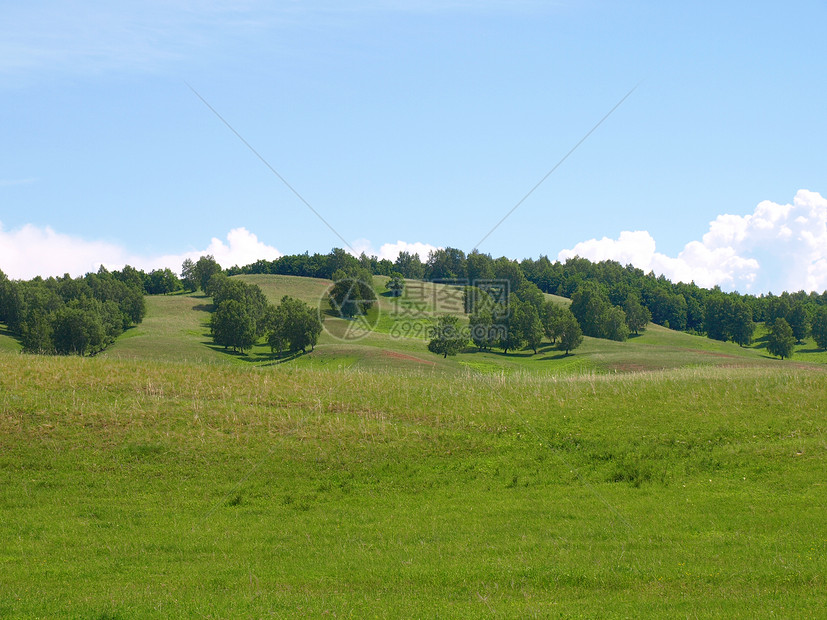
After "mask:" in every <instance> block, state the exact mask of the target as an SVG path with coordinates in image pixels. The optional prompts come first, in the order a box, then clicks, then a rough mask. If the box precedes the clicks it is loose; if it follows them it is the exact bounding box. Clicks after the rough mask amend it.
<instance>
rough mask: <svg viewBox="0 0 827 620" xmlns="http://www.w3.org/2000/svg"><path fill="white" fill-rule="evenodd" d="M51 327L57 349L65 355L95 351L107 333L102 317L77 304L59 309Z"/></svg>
mask: <svg viewBox="0 0 827 620" xmlns="http://www.w3.org/2000/svg"><path fill="white" fill-rule="evenodd" d="M51 327H52V339H53V342H54V347H55V351H57V352H58V353H61V354H63V355H68V354H71V353H73V354H75V355H86V354H87V353H95V352H96V351H97V350H98V348H99V347H100V346H101V345H102V344H103V341H104V338H105V335H106V334H105V331H104V326H103V323H102V322H101V320H100V317H99V316H96V315H95V314H94V313H93V312H91V311H89V310H84V309H83V308H80V307H77V306H69V305H67V306H64V307H62V308H60V309H59V310H57V311H56V312H55V313H54V315H53V318H52V325H51Z"/></svg>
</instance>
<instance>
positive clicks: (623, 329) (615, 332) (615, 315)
mask: <svg viewBox="0 0 827 620" xmlns="http://www.w3.org/2000/svg"><path fill="white" fill-rule="evenodd" d="M600 323H601V335H602V337H603V338H608V339H609V340H616V341H618V342H624V341H626V340H627V339H628V338H629V327H628V326H627V325H626V313H625V312H623V308H618V307H617V306H609V307H608V308H606V309H605V310H604V312H603V316H602V317H601V320H600Z"/></svg>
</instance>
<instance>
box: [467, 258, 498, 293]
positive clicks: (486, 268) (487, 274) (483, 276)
mask: <svg viewBox="0 0 827 620" xmlns="http://www.w3.org/2000/svg"><path fill="white" fill-rule="evenodd" d="M493 262H494V261H493V260H492V259H491V255H490V254H480V252H479V250H473V251H472V252H471V253H470V254H469V255H468V257H467V258H466V260H465V271H466V275H467V277H468V283H469V284H470V285H471V286H475V285H476V284H477V283H483V282H485V281H486V280H491V279H493V278H494V269H493V268H492V266H491V264H492V263H493Z"/></svg>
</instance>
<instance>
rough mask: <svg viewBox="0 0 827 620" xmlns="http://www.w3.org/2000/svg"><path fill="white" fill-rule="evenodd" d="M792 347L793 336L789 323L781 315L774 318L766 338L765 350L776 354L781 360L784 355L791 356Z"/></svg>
mask: <svg viewBox="0 0 827 620" xmlns="http://www.w3.org/2000/svg"><path fill="white" fill-rule="evenodd" d="M794 347H795V336H794V335H793V329H792V327H790V324H789V323H787V321H786V319H782V318H781V317H779V318H777V319H775V322H774V323H773V324H772V329H771V331H770V334H769V338H768V339H767V351H769V353H770V355H777V356H778V357H780V358H781V359H782V360H783V359H784V358H785V357H787V358H789V357H792V354H793V348H794Z"/></svg>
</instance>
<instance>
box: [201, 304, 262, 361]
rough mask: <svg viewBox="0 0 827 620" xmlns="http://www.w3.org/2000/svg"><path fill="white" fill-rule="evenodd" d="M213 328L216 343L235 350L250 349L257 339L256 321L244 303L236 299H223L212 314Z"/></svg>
mask: <svg viewBox="0 0 827 620" xmlns="http://www.w3.org/2000/svg"><path fill="white" fill-rule="evenodd" d="M211 329H212V336H213V340H214V341H215V343H216V344H218V345H221V346H223V347H224V348H225V349H226V348H227V347H232V349H233V351H241V352H242V353H244V350H245V349H249V348H250V347H252V346H253V344H255V341H256V322H255V320H254V319H253V317H251V316H250V315H249V314H248V313H247V309H246V308H245V307H244V305H243V304H242V303H241V302H239V301H236V300H235V299H228V300H226V301H222V302H221V303H220V304H219V306H218V308H217V309H216V311H215V312H214V313H213V315H212V321H211Z"/></svg>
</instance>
